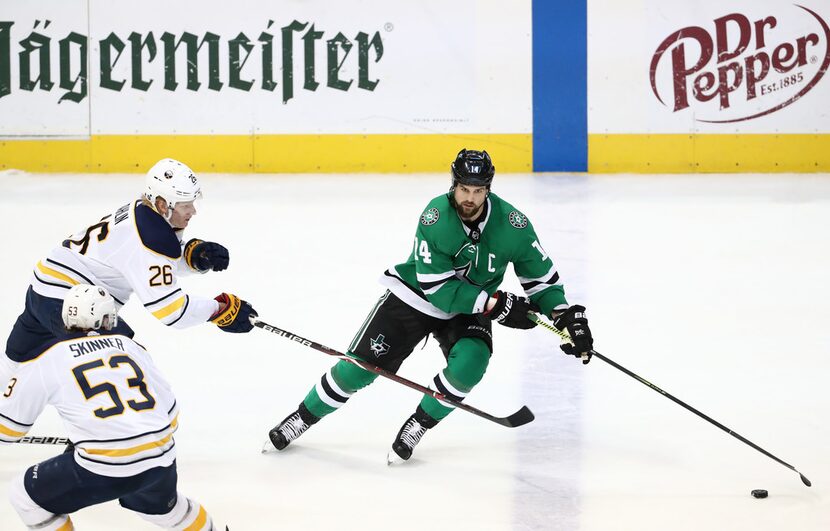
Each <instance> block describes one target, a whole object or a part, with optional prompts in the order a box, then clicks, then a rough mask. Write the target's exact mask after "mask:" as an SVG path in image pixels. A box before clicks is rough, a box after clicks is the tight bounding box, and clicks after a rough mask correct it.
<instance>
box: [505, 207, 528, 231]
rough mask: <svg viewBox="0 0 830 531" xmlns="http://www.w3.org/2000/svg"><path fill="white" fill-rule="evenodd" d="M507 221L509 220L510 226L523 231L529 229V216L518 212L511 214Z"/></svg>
mask: <svg viewBox="0 0 830 531" xmlns="http://www.w3.org/2000/svg"><path fill="white" fill-rule="evenodd" d="M507 219H509V220H510V224H511V225H513V226H514V227H516V228H517V229H523V228H525V227H527V216H525V215H524V214H522V213H521V212H518V211H516V210H514V211H513V212H511V213H510V215H509V216H508V217H507Z"/></svg>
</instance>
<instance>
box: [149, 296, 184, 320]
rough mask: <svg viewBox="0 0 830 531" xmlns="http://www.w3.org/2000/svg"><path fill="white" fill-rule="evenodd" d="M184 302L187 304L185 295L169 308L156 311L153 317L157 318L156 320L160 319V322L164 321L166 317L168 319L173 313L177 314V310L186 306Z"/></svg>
mask: <svg viewBox="0 0 830 531" xmlns="http://www.w3.org/2000/svg"><path fill="white" fill-rule="evenodd" d="M184 302H185V297H184V295H182V296H181V297H179V298H178V299H176V300H174V301H173V302H171V303H170V304H168V305H167V306H165V307H163V308H161V309H160V310H156V311H154V312H153V317H155V318H156V319H159V320H161V319H164V318H165V317H167V316H168V315H170V314H171V313H173V312H175V311H176V310H178V309H179V308H181V307H182V306H184Z"/></svg>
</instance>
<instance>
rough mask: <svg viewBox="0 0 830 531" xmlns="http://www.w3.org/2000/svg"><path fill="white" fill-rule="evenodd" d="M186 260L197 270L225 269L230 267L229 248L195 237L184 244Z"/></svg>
mask: <svg viewBox="0 0 830 531" xmlns="http://www.w3.org/2000/svg"><path fill="white" fill-rule="evenodd" d="M184 260H185V262H187V265H189V266H190V267H192V268H193V269H195V270H196V271H201V272H204V271H208V270H210V269H213V270H214V271H224V270H225V269H227V268H228V262H229V261H230V256H229V255H228V250H227V249H226V248H225V247H224V246H222V245H219V244H218V243H214V242H206V241H202V240H199V239H196V238H193V239H192V240H190V241H189V242H187V245H185V246H184Z"/></svg>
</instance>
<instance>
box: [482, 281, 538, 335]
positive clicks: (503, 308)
mask: <svg viewBox="0 0 830 531" xmlns="http://www.w3.org/2000/svg"><path fill="white" fill-rule="evenodd" d="M493 297H495V298H496V303H495V304H493V307H492V308H490V309H489V310H487V311H485V312H484V314H483V315H484V317H487V318H489V319H492V320H493V321H497V322H498V323H499V324H501V325H504V326H507V327H509V328H519V329H521V330H528V329H530V328H533V327H534V326H536V323H534V322H533V321H531V320H530V319H528V317H527V312H538V311H539V307H538V306H536V305H535V304H533V303H532V302H530V299H528V298H527V297H520V296H519V295H516V294H514V293H510V292H507V291H501V290H499V291H497V292H495V293H493Z"/></svg>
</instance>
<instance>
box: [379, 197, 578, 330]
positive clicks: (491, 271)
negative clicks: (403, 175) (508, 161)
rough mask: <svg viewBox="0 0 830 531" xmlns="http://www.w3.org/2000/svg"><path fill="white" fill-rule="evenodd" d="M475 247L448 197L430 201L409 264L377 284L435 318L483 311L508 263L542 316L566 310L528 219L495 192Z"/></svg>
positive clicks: (388, 273)
mask: <svg viewBox="0 0 830 531" xmlns="http://www.w3.org/2000/svg"><path fill="white" fill-rule="evenodd" d="M478 229H479V230H478V232H479V234H480V239H479V241H478V243H474V241H473V240H474V238H471V237H470V228H469V227H467V226H466V225H465V224H464V223H463V222H462V221H461V218H460V217H458V213H457V212H456V210H455V208H453V206H452V204H451V203H450V198H449V196H448V195H446V194H445V195H440V196H438V197H436V198H435V199H433V200H432V201H430V203H429V204H428V205H427V207H426V209H425V210H424V213H423V214H422V215H421V219H420V222H419V223H418V230H417V231H416V232H415V241H414V246H413V250H412V254H411V255H410V256H409V260H407V261H406V262H404V263H402V264H398V265H396V266H394V267H392V268H390V269H389V270H387V271H386V273H385V274H384V276H383V277H382V280H381V283H382V284H383V285H384V286H386V287H387V288H389V290H390V291H391V292H392V293H394V294H395V295H396V296H397V297H398V298H400V299H401V300H402V301H404V302H405V303H407V304H408V305H410V306H412V307H413V308H415V309H416V310H419V311H421V312H422V313H425V314H427V315H431V316H433V317H438V318H439V319H450V318H452V317H453V316H455V315H457V314H460V313H466V314H474V313H481V312H482V311H484V305H485V304H486V302H487V300H488V298H489V297H490V295H492V294H493V293H494V292H495V291H496V290H497V289H498V287H499V284H501V282H502V279H503V278H504V272H505V271H506V270H507V264H508V262H512V263H513V269H514V271H515V272H516V275H517V276H518V277H519V282H521V284H522V288H523V289H524V290H525V293H526V294H527V296H528V297H530V300H531V301H533V302H534V303H536V304H538V305H539V307H540V308H541V309H542V311H543V312H544V313H545V314H546V315H550V312H551V311H552V310H553V309H561V308H566V307H567V301H566V300H565V290H564V288H563V287H562V284H561V283H560V282H559V273H557V272H556V268H555V267H554V265H553V262H552V261H551V259H550V257H549V256H548V255H547V253H546V252H545V251H544V249H543V248H542V246H541V244H540V243H539V239H538V238H537V237H536V232H535V231H534V230H533V225H531V224H530V221H529V220H528V219H527V217H526V216H525V215H524V214H522V213H521V212H519V211H518V210H517V209H515V208H514V207H513V206H512V205H510V204H509V203H508V202H506V201H504V200H503V199H501V198H500V197H498V196H497V195H496V194H493V193H491V194H490V195H489V197H488V198H487V214H486V217H485V218H484V220H483V221H481V222H480V223H479V227H478Z"/></svg>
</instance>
